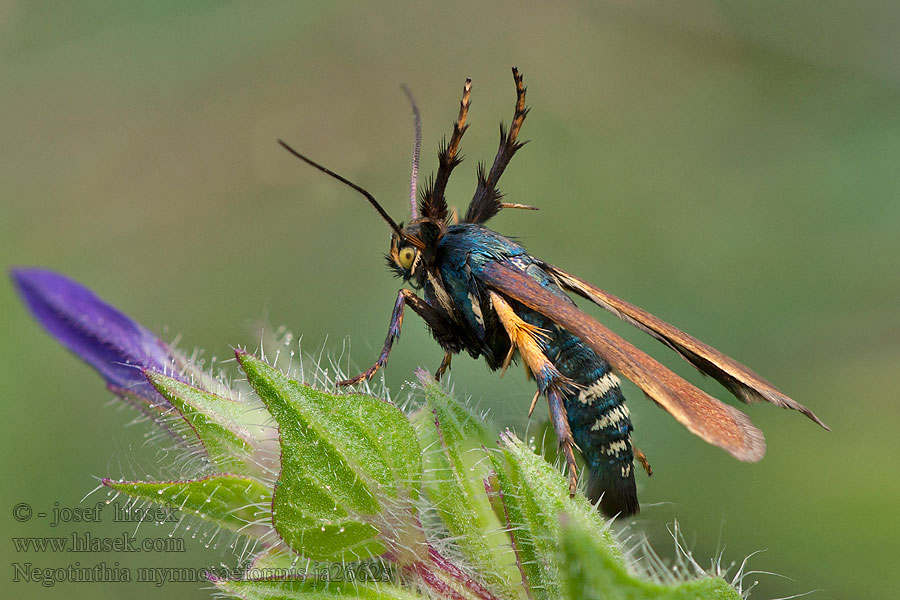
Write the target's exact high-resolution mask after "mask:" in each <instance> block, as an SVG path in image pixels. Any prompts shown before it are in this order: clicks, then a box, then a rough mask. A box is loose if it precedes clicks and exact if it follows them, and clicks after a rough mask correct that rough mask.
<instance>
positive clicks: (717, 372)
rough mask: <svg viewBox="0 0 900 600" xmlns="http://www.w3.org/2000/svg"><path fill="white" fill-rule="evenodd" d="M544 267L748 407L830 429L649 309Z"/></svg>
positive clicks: (568, 287) (563, 285)
mask: <svg viewBox="0 0 900 600" xmlns="http://www.w3.org/2000/svg"><path fill="white" fill-rule="evenodd" d="M541 266H542V267H543V268H544V270H546V271H547V272H548V273H550V274H551V275H553V276H554V277H556V280H557V281H558V282H559V284H560V285H561V286H562V287H563V288H565V289H568V290H570V291H572V292H574V293H576V294H578V295H579V296H582V297H584V298H587V299H588V300H590V301H591V302H594V303H596V304H597V305H599V306H602V307H603V308H605V309H606V310H608V311H609V312H611V313H612V314H614V315H616V316H617V317H619V318H620V319H623V320H625V321H627V322H628V323H631V324H632V325H634V326H635V327H638V328H640V329H642V330H644V331H646V332H647V333H649V334H650V335H652V336H653V337H655V338H656V339H658V340H659V341H661V342H662V343H664V344H665V345H667V346H669V347H670V348H672V349H673V350H675V352H677V353H678V354H680V355H681V356H682V357H683V358H684V359H685V360H687V361H688V362H689V363H691V364H692V365H694V366H695V367H696V368H697V369H698V370H700V372H702V373H705V374H706V375H709V376H710V377H712V378H714V379H716V380H717V381H718V382H719V383H721V384H722V385H724V386H725V387H726V388H728V390H729V391H730V392H731V393H732V394H734V395H735V396H736V397H737V398H738V399H739V400H741V401H743V402H746V403H748V404H750V403H753V402H760V401H764V402H771V403H772V404H774V405H776V406H780V407H782V408H790V409H793V410H796V411H799V412H801V413H803V414H804V415H806V416H807V417H809V418H810V419H812V420H813V421H814V422H816V423H818V424H819V425H821V426H822V427H824V428H825V429H829V427H828V426H827V425H825V423H823V422H822V421H821V420H820V419H819V417H817V416H816V415H815V414H813V412H812V411H811V410H809V409H808V408H806V407H805V406H803V405H802V404H800V403H799V402H796V401H794V400H792V399H791V398H789V397H788V396H787V395H786V394H784V393H783V392H782V391H781V390H779V389H778V388H776V387H775V386H774V385H772V384H771V383H769V382H768V381H766V380H765V379H763V378H762V377H761V376H759V375H757V374H756V373H754V372H753V371H752V370H750V369H749V368H748V367H746V366H744V365H742V364H741V363H739V362H738V361H736V360H734V359H733V358H731V357H730V356H727V355H725V354H722V353H721V352H719V351H718V350H716V349H715V348H713V347H712V346H708V345H706V344H704V343H703V342H701V341H700V340H698V339H697V338H695V337H693V336H691V335H689V334H687V333H685V332H683V331H681V330H680V329H678V328H677V327H674V326H672V325H670V324H668V323H666V322H665V321H663V320H662V319H660V318H658V317H656V316H654V315H652V314H650V313H648V312H647V311H646V310H644V309H642V308H639V307H637V306H635V305H633V304H630V303H628V302H626V301H625V300H622V299H621V298H618V297H616V296H613V295H612V294H610V293H609V292H607V291H605V290H601V289H600V288H598V287H597V286H595V285H592V284H590V283H588V282H587V281H585V280H583V279H581V278H579V277H576V276H574V275H571V274H569V273H566V272H565V271H563V270H562V269H559V268H557V267H554V266H553V265H550V264H547V263H541Z"/></svg>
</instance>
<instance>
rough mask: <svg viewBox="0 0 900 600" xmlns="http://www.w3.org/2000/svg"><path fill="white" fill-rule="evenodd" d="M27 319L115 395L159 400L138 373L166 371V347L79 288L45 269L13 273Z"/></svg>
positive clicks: (157, 402) (168, 354)
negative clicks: (33, 320) (90, 369)
mask: <svg viewBox="0 0 900 600" xmlns="http://www.w3.org/2000/svg"><path fill="white" fill-rule="evenodd" d="M11 274H12V278H13V280H14V281H15V283H16V286H17V287H18V288H19V293H20V294H21V296H22V299H23V300H24V301H25V304H26V305H27V306H28V309H29V310H30V311H31V313H32V315H34V317H35V318H36V319H37V320H38V321H39V322H40V323H41V325H43V326H44V328H45V329H46V330H47V331H48V332H50V335H52V336H53V337H55V338H56V339H57V340H58V341H59V342H60V343H61V344H62V345H63V346H65V347H66V348H68V349H69V350H71V351H72V352H74V353H75V354H76V355H78V356H79V357H80V358H81V359H82V360H84V361H85V362H87V363H88V364H90V365H91V366H92V367H94V368H95V369H96V370H97V371H98V372H99V373H100V375H101V376H102V377H103V378H104V379H105V380H106V383H107V387H109V388H110V389H112V390H113V391H115V392H116V393H119V394H122V393H125V394H129V395H134V396H137V397H139V398H141V399H143V400H146V401H149V402H150V403H151V405H153V406H158V405H160V404H162V403H165V399H164V398H163V397H162V396H161V395H160V394H159V393H158V392H157V391H156V390H155V389H154V388H153V386H151V385H150V383H149V382H148V381H147V379H146V378H145V377H144V375H143V374H142V373H141V369H149V370H153V371H159V372H161V373H169V374H171V373H172V368H173V358H172V352H171V351H170V349H169V347H168V346H166V345H165V344H164V343H162V342H161V341H160V340H159V339H158V338H157V337H156V336H155V335H153V333H151V332H150V331H148V330H147V329H145V328H143V327H142V326H141V325H139V324H138V323H136V322H135V321H133V320H131V319H130V318H129V317H127V316H126V315H124V314H122V313H121V312H119V311H118V310H116V309H115V308H113V307H112V306H110V305H109V304H107V303H106V302H104V301H103V300H101V299H100V298H98V297H97V296H96V295H94V293H93V292H91V291H90V290H89V289H87V288H86V287H84V286H82V285H81V284H79V283H77V282H75V281H73V280H71V279H69V278H67V277H64V276H62V275H60V274H59V273H54V272H53V271H48V270H45V269H13V270H12V273H11Z"/></svg>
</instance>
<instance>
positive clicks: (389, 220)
mask: <svg viewBox="0 0 900 600" xmlns="http://www.w3.org/2000/svg"><path fill="white" fill-rule="evenodd" d="M278 143H279V144H281V146H282V147H283V148H284V149H285V150H287V151H288V152H290V153H291V154H293V155H294V156H296V157H297V158H299V159H300V160H302V161H303V162H305V163H307V164H308V165H311V166H313V167H315V168H317V169H318V170H320V171H322V172H323V173H325V174H327V175H331V176H332V177H334V178H335V179H337V180H338V181H340V182H341V183H343V184H345V185H348V186H350V187H352V188H353V189H354V190H356V191H357V192H359V193H360V194H362V195H363V196H365V197H366V200H368V201H369V204H371V205H372V206H374V207H375V210H377V211H378V214H379V215H381V218H382V219H384V220H385V221H387V224H388V225H390V226H391V229H393V230H394V232H395V233H396V234H397V235H399V236H400V237H401V238H403V239H408V237H409V236H407V235H404V233H403V230H402V229H400V226H399V225H397V223H396V222H395V221H394V220H393V219H392V218H391V216H390V215H389V214H387V212H385V210H384V209H383V208H382V207H381V205H380V204H378V201H377V200H376V199H375V196H373V195H372V194H370V193H369V192H367V191H366V190H364V189H362V188H361V187H359V186H358V185H356V184H355V183H353V182H352V181H350V180H349V179H347V178H345V177H342V176H340V175H338V174H337V173H335V172H334V171H332V170H331V169H329V168H328V167H323V166H322V165H320V164H319V163H317V162H316V161H314V160H312V159H310V158H307V157H305V156H303V155H302V154H300V153H299V152H297V151H296V150H294V149H293V148H291V147H290V146H288V144H287V142H284V141H282V140H278Z"/></svg>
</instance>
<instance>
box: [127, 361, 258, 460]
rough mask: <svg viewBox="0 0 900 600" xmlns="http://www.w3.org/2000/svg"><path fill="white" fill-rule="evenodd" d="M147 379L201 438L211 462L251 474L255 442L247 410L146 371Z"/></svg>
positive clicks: (213, 395)
mask: <svg viewBox="0 0 900 600" xmlns="http://www.w3.org/2000/svg"><path fill="white" fill-rule="evenodd" d="M144 374H145V375H146V377H147V379H148V380H149V381H150V383H151V384H153V387H155V388H156V389H157V390H158V391H159V393H160V394H162V395H163V396H164V397H165V398H166V400H168V401H169V402H171V403H172V406H174V407H175V408H176V409H178V411H179V412H180V413H181V414H182V416H184V418H185V420H186V421H187V422H188V424H189V425H190V426H191V428H192V429H193V430H194V432H195V433H196V434H197V437H198V438H200V441H201V442H202V443H203V446H204V447H205V448H206V453H207V455H208V456H209V460H210V462H212V464H214V465H215V466H216V467H217V468H218V469H220V470H222V471H239V472H242V473H246V472H247V466H248V465H247V462H248V461H249V460H250V458H251V455H252V452H253V439H252V438H251V436H250V432H249V431H248V430H247V428H246V427H244V426H243V425H242V420H243V418H244V412H245V411H246V410H247V409H246V407H245V406H244V405H243V404H241V403H239V402H235V401H234V400H230V399H227V398H222V397H221V396H217V395H215V394H211V393H209V392H207V391H204V390H201V389H198V388H195V387H193V386H190V385H188V384H186V383H183V382H181V381H178V380H177V379H172V378H171V377H167V376H165V375H163V374H162V373H156V372H153V371H145V372H144Z"/></svg>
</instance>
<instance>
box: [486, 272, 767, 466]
mask: <svg viewBox="0 0 900 600" xmlns="http://www.w3.org/2000/svg"><path fill="white" fill-rule="evenodd" d="M480 278H481V279H482V281H483V282H484V283H485V284H487V285H488V286H489V287H491V288H493V289H494V290H496V291H498V292H500V293H501V294H502V295H504V296H506V297H507V298H511V299H513V300H515V301H517V302H519V303H521V304H524V305H525V306H527V307H528V308H531V309H532V310H535V311H537V312H539V313H541V314H543V315H545V316H546V317H548V318H549V319H552V320H553V321H554V322H556V323H557V324H558V325H560V326H561V327H563V328H565V329H567V330H568V331H570V332H572V333H573V334H575V335H577V336H578V337H579V338H581V340H582V341H584V342H585V343H586V344H587V345H588V346H590V347H591V348H593V349H594V351H595V352H597V353H598V354H599V355H600V356H602V357H603V358H605V359H606V360H607V361H608V362H609V363H610V364H611V365H612V366H613V368H614V369H616V370H617V371H618V372H619V373H621V374H622V375H624V376H625V377H627V378H628V379H630V380H631V381H633V382H634V383H635V384H636V385H637V386H638V387H639V388H641V389H642V390H643V391H644V393H645V394H647V396H649V397H650V398H651V399H652V400H653V401H655V402H656V403H657V404H659V405H660V406H662V407H663V408H664V409H666V411H668V412H669V413H670V414H671V415H672V416H673V417H675V419H677V420H678V422H680V423H681V424H683V425H684V426H685V427H687V428H688V430H689V431H691V433H694V434H695V435H697V436H699V437H701V438H702V439H704V440H706V441H707V442H709V443H710V444H714V445H716V446H719V447H720V448H723V449H725V450H727V451H728V452H730V453H731V454H732V455H733V456H734V457H735V458H737V459H738V460H743V461H747V462H755V461H758V460H760V459H761V458H762V457H763V455H764V454H765V453H766V442H765V439H764V438H763V434H762V432H761V431H760V430H759V429H757V428H756V427H754V426H753V423H751V422H750V419H749V418H748V417H747V415H745V414H744V413H742V412H741V411H739V410H737V409H735V408H733V407H731V406H728V405H727V404H723V403H722V402H719V401H718V400H716V399H715V398H713V397H712V396H710V395H709V394H707V393H706V392H704V391H702V390H700V389H698V388H697V387H695V386H693V385H691V384H690V383H689V382H687V381H685V380H684V379H682V378H681V377H678V376H677V375H675V373H673V372H672V371H670V370H669V369H667V368H666V367H664V366H663V365H661V364H660V363H659V362H657V361H656V360H654V359H653V358H651V357H650V356H648V355H647V354H645V353H644V352H641V351H640V350H638V349H637V348H635V347H634V346H632V345H631V344H629V343H628V342H626V341H625V340H623V339H622V338H620V337H619V336H618V335H616V334H615V333H613V332H612V331H610V330H609V329H607V328H606V327H604V326H603V325H601V324H600V323H599V322H597V321H596V320H595V319H594V318H592V317H590V316H588V315H586V314H585V313H583V312H581V310H579V309H578V308H577V307H576V306H575V305H573V304H571V303H569V302H566V301H564V300H563V299H561V298H560V297H559V296H557V295H556V294H554V293H553V292H551V291H549V290H548V289H546V288H544V287H543V286H542V285H540V284H539V283H538V282H537V281H535V280H534V279H532V278H531V277H529V276H528V275H525V274H524V273H522V272H521V271H520V270H518V269H517V268H515V267H514V266H512V265H509V264H504V263H502V262H491V263H489V264H487V265H485V267H484V270H483V271H481V273H480Z"/></svg>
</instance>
